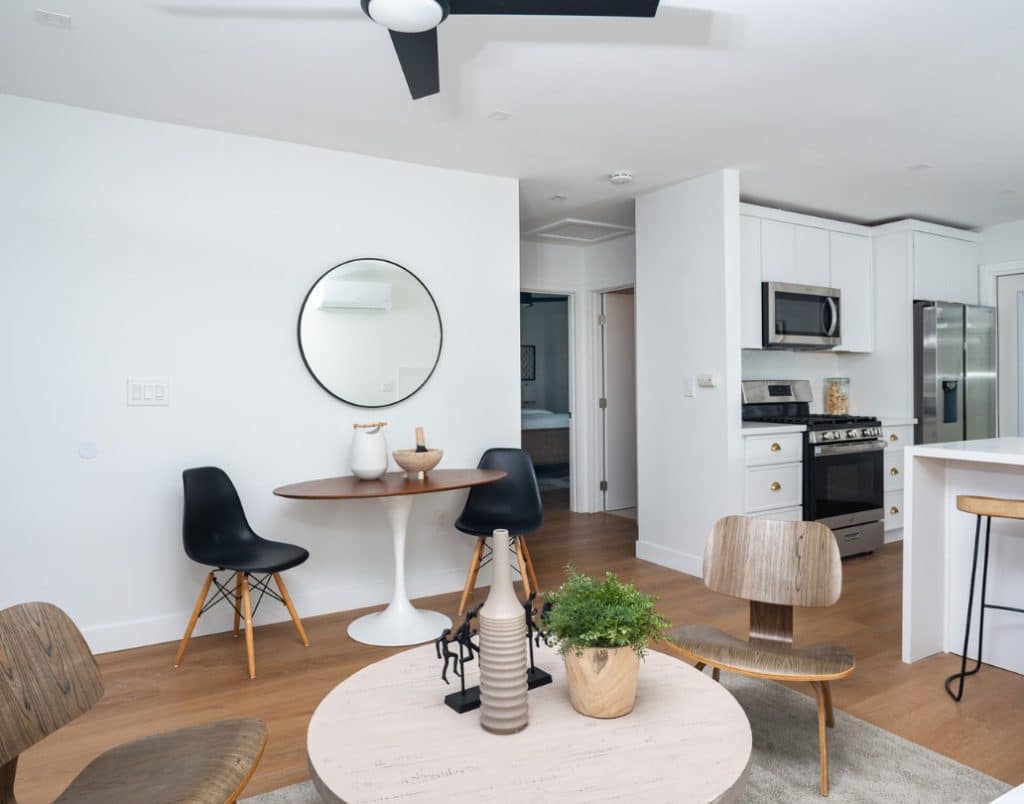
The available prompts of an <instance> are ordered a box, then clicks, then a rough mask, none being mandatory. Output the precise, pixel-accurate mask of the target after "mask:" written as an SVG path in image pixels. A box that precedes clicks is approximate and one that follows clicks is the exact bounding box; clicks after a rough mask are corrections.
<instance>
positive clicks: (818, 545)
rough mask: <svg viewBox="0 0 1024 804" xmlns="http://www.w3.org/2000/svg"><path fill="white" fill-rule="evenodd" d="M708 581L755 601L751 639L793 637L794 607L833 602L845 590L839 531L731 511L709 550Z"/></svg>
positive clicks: (713, 535)
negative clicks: (837, 536)
mask: <svg viewBox="0 0 1024 804" xmlns="http://www.w3.org/2000/svg"><path fill="white" fill-rule="evenodd" d="M704 584H705V585H706V586H707V587H708V589H711V590H712V591H714V592H719V593H720V594H723V595H729V596H730V597H738V598H742V599H744V600H749V601H750V638H751V639H752V640H767V641H771V642H784V643H788V644H792V642H793V607H794V606H807V607H810V606H831V605H832V604H833V603H835V602H836V601H837V600H839V595H840V593H841V592H842V584H843V568H842V564H841V563H840V560H839V546H838V545H837V544H836V538H835V535H834V534H833V533H832V531H831V530H829V529H828V528H827V527H825V526H824V525H821V524H819V523H817V522H776V521H773V520H769V519H754V518H752V517H745V516H727V517H724V518H722V519H720V520H718V522H716V523H715V526H714V528H713V529H712V531H711V537H710V538H709V539H708V543H707V546H706V547H705V549H704Z"/></svg>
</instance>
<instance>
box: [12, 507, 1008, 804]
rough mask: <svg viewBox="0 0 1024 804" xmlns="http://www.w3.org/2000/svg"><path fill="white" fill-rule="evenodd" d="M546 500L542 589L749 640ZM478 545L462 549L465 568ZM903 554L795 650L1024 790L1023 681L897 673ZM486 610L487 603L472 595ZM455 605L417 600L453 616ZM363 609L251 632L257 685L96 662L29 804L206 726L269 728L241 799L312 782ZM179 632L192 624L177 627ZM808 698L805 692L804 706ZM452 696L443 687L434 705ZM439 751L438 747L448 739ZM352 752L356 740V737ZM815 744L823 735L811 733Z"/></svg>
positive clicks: (351, 663) (184, 670)
mask: <svg viewBox="0 0 1024 804" xmlns="http://www.w3.org/2000/svg"><path fill="white" fill-rule="evenodd" d="M555 494H556V496H555V497H551V498H549V499H548V500H547V503H548V516H547V524H546V525H545V527H544V530H543V531H542V532H541V533H539V534H537V535H536V536H534V537H532V538H531V539H530V549H531V551H532V552H533V557H534V560H535V562H536V564H537V571H538V574H539V575H540V581H541V583H542V584H544V585H545V587H546V588H547V587H548V586H551V585H554V584H555V583H557V582H558V580H559V578H560V575H561V570H562V567H564V566H565V565H566V564H568V563H572V564H574V565H575V566H576V567H578V568H579V569H580V570H582V571H584V572H587V573H601V572H604V571H605V570H612V571H614V572H617V573H619V575H620V576H622V577H623V578H626V579H629V580H634V581H635V582H636V583H637V585H638V586H639V587H641V588H642V589H644V590H646V591H648V592H651V593H654V594H656V595H658V596H659V597H660V598H661V604H660V607H661V609H662V611H663V612H664V613H665V615H666V616H668V617H669V618H670V619H671V620H672V622H673V623H675V624H684V623H694V622H704V623H710V624H713V625H716V626H718V627H720V628H723V629H726V630H730V631H732V632H734V633H736V634H741V635H742V634H744V633H745V629H746V627H747V609H746V605H745V604H744V603H742V602H740V601H735V600H731V599H727V598H723V597H720V596H718V595H715V594H712V593H710V592H708V591H706V590H705V589H704V587H703V584H702V583H701V582H700V581H699V580H698V579H696V578H691V577H689V576H686V575H681V574H679V573H676V572H673V571H671V570H667V569H664V568H663V567H658V566H656V565H654V564H649V563H647V562H644V561H638V560H637V559H636V558H634V540H635V538H636V524H635V523H634V522H632V521H630V520H629V519H625V518H623V517H616V516H609V515H606V514H571V513H569V512H568V511H566V510H563V509H562V508H561V507H563V506H564V505H565V502H566V495H565V494H563V493H560V492H558V493H555ZM469 550H470V545H469V543H468V542H467V545H466V557H467V561H468V558H469ZM901 560H902V551H901V548H900V545H898V544H896V545H890V546H888V547H886V548H884V549H883V550H882V551H881V552H880V553H879V554H876V555H874V556H870V557H864V558H857V559H852V560H850V561H847V562H844V568H845V576H844V588H843V597H842V600H840V602H839V603H838V604H837V605H836V606H834V607H832V608H830V609H823V610H816V611H811V612H808V611H806V610H804V611H798V613H797V618H796V636H797V640H798V642H799V643H808V642H819V641H834V642H837V643H839V644H842V645H844V646H846V647H847V648H849V649H850V650H851V651H852V652H853V653H854V654H855V656H856V657H857V670H856V672H855V673H854V674H853V676H851V677H850V678H849V679H847V680H845V681H841V682H838V683H836V684H835V685H834V695H835V705H836V706H838V707H839V708H840V709H843V710H845V711H847V712H849V713H851V714H853V715H856V716H857V717H860V718H863V719H864V720H867V721H870V722H872V723H875V724H876V725H878V726H881V727H882V728H884V729H888V730H889V731H893V732H896V733H897V734H900V735H902V736H904V737H906V738H908V739H910V740H913V741H914V742H917V743H920V744H922V745H925V746H928V747H929V748H932V749H933V750H935V751H938V752H940V753H942V754H946V755H948V756H950V757H953V758H955V759H957V760H959V761H960V762H963V763H965V764H967V765H970V766H972V767H974V768H978V769H979V770H982V771H984V772H986V773H989V774H991V775H993V776H996V777H998V778H1000V779H1002V780H1004V781H1006V782H1009V783H1011V784H1015V785H1016V784H1020V783H1022V782H1024V751H1021V746H1022V745H1024V677H1021V676H1018V675H1015V674H1013V673H1008V672H1006V671H1003V670H998V669H995V668H991V667H985V668H984V669H983V670H982V671H981V673H980V674H979V675H978V676H975V677H973V678H972V679H970V680H969V682H968V686H967V692H966V694H965V696H964V700H963V702H962V703H961V704H959V705H957V704H955V703H953V702H952V701H951V700H950V699H949V697H948V696H947V695H946V693H945V692H944V691H943V689H942V681H943V679H944V678H945V677H946V676H947V675H948V674H950V673H952V672H954V670H955V669H956V668H957V665H958V662H959V660H958V659H957V658H955V657H953V656H936V657H932V658H931V659H927V660H925V661H922V662H918V663H917V664H914V665H905V664H902V663H901V662H900V656H899V651H900V611H901V601H900V586H901V582H900V581H901ZM477 598H478V599H479V598H482V592H481V591H478V592H477ZM458 601H459V594H458V593H455V592H453V593H451V594H447V595H441V596H438V597H433V598H427V599H424V600H422V601H420V602H421V603H422V604H423V605H425V606H429V607H431V608H435V609H439V610H443V611H446V612H448V613H449V614H452V615H454V614H455V610H456V608H457V606H458ZM365 613H366V610H361V611H351V612H344V613H339V614H330V615H325V616H323V617H316V618H311V619H308V620H306V621H305V622H306V630H307V632H308V634H309V638H310V641H311V643H312V646H311V647H309V648H303V647H302V645H301V644H300V643H299V641H298V639H297V637H296V635H295V631H294V629H293V628H292V625H291V623H290V622H285V623H280V624H275V625H270V626H266V627H261V628H257V629H256V661H257V672H258V678H257V679H256V680H255V681H250V680H248V678H247V677H246V670H245V643H244V640H241V639H233V638H232V637H231V635H230V634H217V635H212V636H204V637H200V638H197V639H195V640H193V642H192V645H191V646H190V647H189V652H188V654H187V655H186V657H185V661H184V664H183V665H182V667H181V668H180V669H178V670H174V669H173V668H172V667H171V663H172V660H173V658H174V651H175V645H174V644H164V645H155V646H151V647H145V648H137V649H134V650H128V651H122V652H120V653H111V654H106V655H103V656H100V657H99V664H100V667H101V668H102V671H103V675H104V679H105V682H106V690H107V692H106V696H105V698H104V699H103V701H102V702H101V703H100V704H99V705H98V706H96V708H95V709H93V710H92V711H91V712H90V713H88V714H87V715H85V716H84V717H82V718H81V719H80V720H78V721H76V722H75V723H73V724H71V725H70V726H67V727H65V728H63V729H61V730H60V731H59V732H58V733H57V734H55V735H53V736H51V737H50V738H48V739H47V740H45V741H44V742H42V743H41V744H39V745H38V746H36V747H34V748H32V749H30V750H29V751H28V752H26V753H25V754H24V755H22V758H21V761H20V763H19V769H18V770H19V773H18V787H17V793H18V800H19V801H20V802H21V804H33V802H44V801H50V800H51V799H52V798H53V797H54V796H56V794H57V793H59V792H60V791H61V790H62V789H63V788H64V787H65V785H66V784H67V783H68V782H69V781H70V779H71V778H72V777H73V776H74V774H75V773H76V772H77V771H79V770H80V769H81V768H82V767H84V766H85V764H86V763H87V762H88V761H89V760H90V759H92V758H93V757H94V756H96V755H97V754H98V753H100V752H101V751H102V750H104V749H106V748H108V747H110V746H113V745H115V744H117V743H119V742H122V741H124V740H128V739H132V738H134V737H141V736H143V735H146V734H150V733H153V732H155V731H161V730H168V729H173V728H179V727H182V726H188V725H192V724H196V723H202V722H204V721H208V720H212V719H217V718H226V717H240V716H255V717H261V718H264V719H266V720H267V721H268V722H269V724H270V742H269V745H268V747H267V751H266V754H265V755H264V758H263V762H262V764H261V765H260V768H259V770H258V771H257V773H256V776H255V778H254V779H253V781H252V783H251V784H250V786H249V788H248V790H247V793H249V794H254V793H260V792H264V791H266V790H271V789H274V788H277V787H281V786H283V785H287V784H291V783H293V782H298V781H301V780H303V779H305V778H307V771H306V758H305V734H306V726H307V724H308V721H309V717H310V714H311V713H312V711H313V709H314V708H315V707H316V705H317V703H318V702H319V701H320V700H321V698H323V697H324V696H325V695H326V694H327V692H328V691H330V690H331V689H332V688H333V687H334V686H335V685H337V684H338V683H339V682H340V681H342V680H343V679H344V678H346V677H347V676H349V675H350V674H352V673H353V672H355V671H356V670H358V669H359V668H361V667H363V666H365V665H366V664H369V663H370V662H374V661H376V660H378V659H381V658H383V657H385V656H388V655H390V654H391V653H393V652H395V651H394V650H392V649H385V648H372V647H367V646H364V645H360V644H357V643H355V642H353V641H352V640H350V639H349V638H348V637H347V636H346V633H345V629H346V627H347V626H348V624H349V622H351V621H352V620H353V619H354V618H355V617H357V616H359V615H361V614H365ZM182 625H184V623H183V624H182ZM803 687H806V688H807V689H803V688H802V687H797V688H796V689H799V690H800V691H801V692H804V693H805V694H807V693H810V687H809V686H808V685H806V684H805V685H803ZM443 692H444V689H443V687H442V685H441V684H440V681H439V682H438V695H441V694H442V693H443ZM442 738H443V735H442ZM353 739H358V736H357V735H354V736H353ZM807 739H808V740H812V741H813V740H815V739H816V732H815V724H814V723H808V724H807Z"/></svg>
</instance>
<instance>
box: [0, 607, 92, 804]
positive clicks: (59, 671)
mask: <svg viewBox="0 0 1024 804" xmlns="http://www.w3.org/2000/svg"><path fill="white" fill-rule="evenodd" d="M101 697H103V680H102V678H101V677H100V669H99V667H97V665H96V660H95V659H94V658H93V656H92V652H91V651H90V650H89V646H88V645H87V644H86V643H85V639H84V637H83V636H82V634H81V632H79V630H78V628H76V627H75V624H74V623H73V622H72V621H71V618H70V617H68V616H67V615H66V614H65V613H64V612H63V611H61V610H60V609H59V608H57V607H56V606H54V605H51V604H50V603H22V604H20V605H17V606H12V607H11V608H8V609H4V610H3V611H0V802H7V801H14V792H13V789H14V771H15V767H16V764H17V761H18V755H19V754H21V753H22V752H23V751H24V750H25V749H27V748H29V747H31V746H32V745H35V744H36V743H38V742H39V741H40V740H42V739H43V738H44V737H46V736H47V735H48V734H52V733H53V732H55V731H56V730H57V729H59V728H60V727H61V726H63V725H64V724H65V723H69V722H71V721H72V720H74V719H75V718H77V717H78V716H79V715H82V714H84V713H86V712H88V711H89V710H90V709H92V707H93V706H94V705H95V704H96V702H97V701H99V699H100V698H101Z"/></svg>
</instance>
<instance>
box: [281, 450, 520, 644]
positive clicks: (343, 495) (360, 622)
mask: <svg viewBox="0 0 1024 804" xmlns="http://www.w3.org/2000/svg"><path fill="white" fill-rule="evenodd" d="M505 476H506V473H505V472H502V471H498V470H494V469H434V470H432V471H430V472H427V473H425V475H424V476H422V477H420V476H419V475H418V474H407V473H405V472H388V473H386V474H384V475H382V476H381V477H379V478H377V479H376V480H362V479H360V478H358V477H353V476H351V475H346V476H344V477H329V478H323V479H320V480H308V481H305V482H302V483H293V484H291V485H287V486H281V487H280V488H276V489H274V494H276V495H277V496H278V497H285V498H288V499H292V500H369V499H380V500H383V502H384V508H385V513H386V515H387V520H388V524H389V526H390V528H391V539H392V544H393V547H394V564H395V566H394V575H395V580H394V588H393V591H392V595H391V602H390V603H388V605H387V607H386V608H385V609H384V610H383V611H379V612H374V613H372V614H367V615H365V616H363V617H359V618H358V619H356V620H354V621H353V622H352V623H351V624H350V625H349V627H348V635H349V636H350V637H352V639H354V640H356V641H357V642H362V643H363V644H366V645H381V646H388V647H395V646H403V645H418V644H420V643H423V642H430V641H433V640H435V639H437V638H438V637H439V636H440V635H441V632H442V631H443V630H444V629H445V628H450V627H451V625H452V621H451V619H450V618H449V617H448V616H447V615H445V614H442V613H441V612H438V611H427V610H424V609H418V608H416V607H415V606H413V604H412V602H411V601H410V600H409V595H408V592H407V591H406V586H405V543H406V535H407V532H408V526H409V516H410V514H411V512H412V506H413V501H414V500H415V499H416V497H418V496H419V495H422V494H438V493H442V492H448V491H457V490H459V489H467V488H472V487H474V486H482V485H486V484H488V483H495V482H497V481H498V480H501V479H502V478H503V477H505Z"/></svg>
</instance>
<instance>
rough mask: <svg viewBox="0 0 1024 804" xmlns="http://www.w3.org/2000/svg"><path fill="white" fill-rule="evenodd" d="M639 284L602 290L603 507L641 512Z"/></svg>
mask: <svg viewBox="0 0 1024 804" xmlns="http://www.w3.org/2000/svg"><path fill="white" fill-rule="evenodd" d="M634 302H635V298H634V293H633V288H624V289H622V290H613V291H608V292H606V293H602V294H601V315H600V318H599V322H600V330H601V400H600V402H599V405H600V409H601V436H602V450H601V452H602V455H603V475H602V477H603V479H602V481H601V497H602V502H603V504H602V508H603V510H604V511H606V512H608V513H610V514H616V515H618V516H625V517H629V518H630V519H636V518H637V478H636V474H637V468H636V306H635V303H634Z"/></svg>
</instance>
